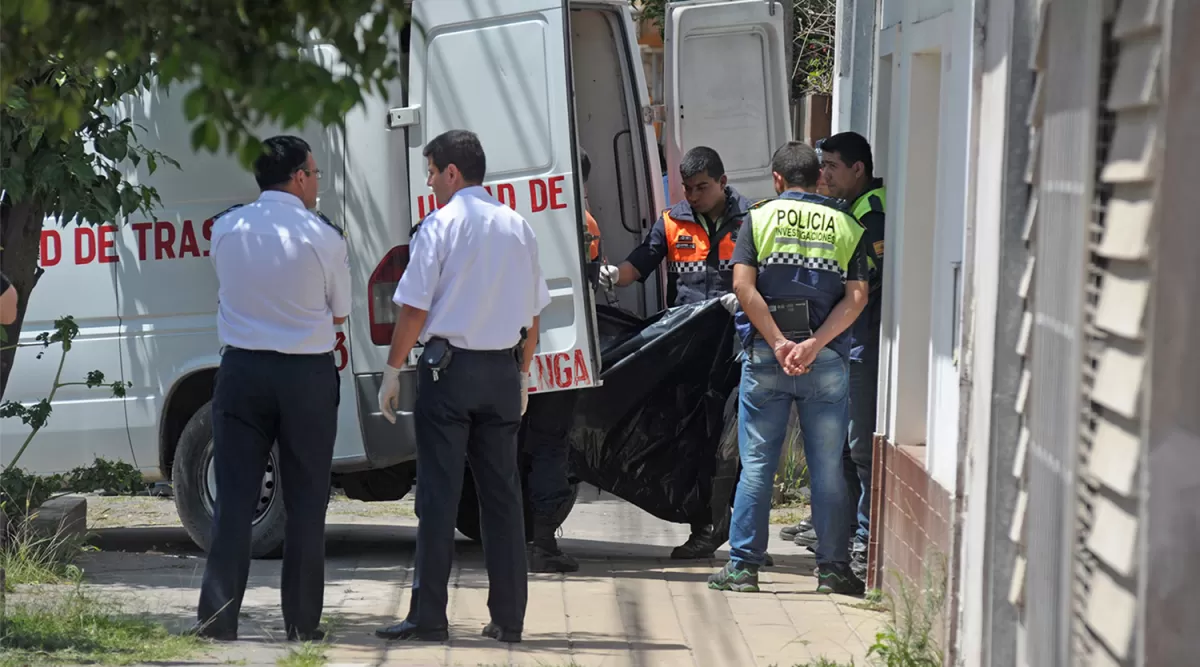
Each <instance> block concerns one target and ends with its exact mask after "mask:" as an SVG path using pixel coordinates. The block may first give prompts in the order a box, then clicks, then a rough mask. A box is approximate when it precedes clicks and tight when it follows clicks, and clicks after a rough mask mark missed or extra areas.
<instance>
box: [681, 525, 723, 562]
mask: <svg viewBox="0 0 1200 667" xmlns="http://www.w3.org/2000/svg"><path fill="white" fill-rule="evenodd" d="M715 541H716V538H714V537H713V534H712V530H711V529H709V530H705V531H703V532H696V533H692V534H691V535H690V536H689V537H688V539H687V542H684V543H683V544H681V545H679V546H677V547H675V548H674V549H673V550H671V559H672V560H705V559H708V558H712V557H713V554H715V553H716V552H717V547H719V546H721V545H719V544H713V542H715Z"/></svg>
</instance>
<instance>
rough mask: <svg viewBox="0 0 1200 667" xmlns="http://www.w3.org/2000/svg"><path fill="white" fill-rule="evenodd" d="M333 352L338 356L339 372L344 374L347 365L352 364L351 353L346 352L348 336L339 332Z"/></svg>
mask: <svg viewBox="0 0 1200 667" xmlns="http://www.w3.org/2000/svg"><path fill="white" fill-rule="evenodd" d="M333 352H334V354H335V355H336V357H335V358H336V360H337V370H338V372H339V373H340V372H342V371H343V370H345V368H346V364H348V363H349V362H350V352H349V351H347V350H346V334H345V333H343V332H341V331H339V332H337V336H336V337H335V338H334V343H333Z"/></svg>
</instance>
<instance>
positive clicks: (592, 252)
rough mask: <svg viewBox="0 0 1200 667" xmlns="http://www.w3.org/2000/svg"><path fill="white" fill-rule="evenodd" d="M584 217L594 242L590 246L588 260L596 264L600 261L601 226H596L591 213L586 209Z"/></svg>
mask: <svg viewBox="0 0 1200 667" xmlns="http://www.w3.org/2000/svg"><path fill="white" fill-rule="evenodd" d="M583 216H584V220H585V221H586V222H587V231H588V234H591V235H592V242H591V243H589V244H588V259H590V260H591V261H593V262H594V261H596V260H598V259H600V225H597V224H596V219H595V218H593V217H592V212H591V211H589V210H587V209H584V211H583Z"/></svg>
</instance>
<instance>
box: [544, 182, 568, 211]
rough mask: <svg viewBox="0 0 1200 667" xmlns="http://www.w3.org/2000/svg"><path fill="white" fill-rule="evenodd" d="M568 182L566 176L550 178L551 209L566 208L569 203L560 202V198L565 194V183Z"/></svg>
mask: <svg viewBox="0 0 1200 667" xmlns="http://www.w3.org/2000/svg"><path fill="white" fill-rule="evenodd" d="M565 180H567V177H566V176H553V177H551V178H550V184H549V186H548V187H549V190H550V208H551V209H560V208H566V207H567V202H564V201H559V200H558V196H559V195H561V194H562V193H563V187H562V186H563V181H565Z"/></svg>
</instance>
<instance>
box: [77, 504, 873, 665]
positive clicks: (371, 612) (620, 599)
mask: <svg viewBox="0 0 1200 667" xmlns="http://www.w3.org/2000/svg"><path fill="white" fill-rule="evenodd" d="M776 528H777V527H774V528H773V530H775V529H776ZM564 531H565V538H564V539H563V541H562V546H563V547H564V548H565V549H567V550H569V551H570V552H571V553H572V554H574V555H576V557H578V558H579V559H580V561H581V565H582V568H581V570H580V572H578V573H576V574H572V575H566V576H561V575H533V576H531V578H530V583H529V607H528V613H527V616H526V624H525V634H524V642H523V643H521V644H518V645H513V646H506V645H502V644H499V643H497V642H494V641H492V640H489V639H484V638H482V637H480V636H479V631H480V629H481V628H482V627H483V625H484V624H485V623H486V622H487V620H488V614H487V604H486V602H487V575H486V573H485V571H484V568H483V553H482V549H481V548H480V547H479V546H478V545H476V544H472V543H470V542H468V541H465V540H463V541H460V542H459V546H458V552H457V558H456V563H455V567H454V571H453V574H452V583H453V588H452V589H451V591H450V609H449V613H450V622H451V639H450V641H449V642H448V643H446V644H436V645H411V644H395V643H393V644H388V643H387V642H384V641H381V640H378V639H376V638H375V637H374V636H373V635H372V632H373V630H374V629H375V628H376V627H379V626H382V625H387V624H390V623H392V622H394V620H395V619H397V618H399V617H401V616H402V615H403V614H404V612H405V610H407V606H408V594H409V585H410V581H409V577H410V576H411V571H412V570H411V568H412V557H413V544H414V541H415V534H416V530H415V519H413V518H411V517H389V516H380V515H378V514H376V513H372V514H371V515H369V516H364V517H362V518H361V521H357V520H356V522H355V523H333V522H331V525H330V528H329V537H330V542H329V546H328V549H327V556H328V559H327V561H328V565H327V568H328V569H327V582H328V586H327V588H326V605H325V609H326V617H327V619H328V620H329V622H330V623H331V625H332V627H333V630H334V632H333V633H332V639H331V641H330V644H329V645H328V646H327V647H326V649H325V656H326V660H327V662H328V664H330V665H345V666H349V665H392V664H394V665H429V666H434V665H436V666H443V665H539V666H545V667H560V666H561V667H565V666H567V665H578V666H579V667H584V666H592V665H597V666H599V665H603V666H605V667H609V666H613V667H616V666H625V665H636V666H648V667H649V666H658V665H662V666H665V667H673V666H675V665H680V666H682V665H695V666H700V667H707V666H709V665H712V666H720V667H742V666H746V667H750V666H759V665H762V666H767V665H778V666H779V667H791V666H792V665H804V664H805V663H807V662H808V661H809V660H812V659H814V658H816V657H819V656H824V657H827V658H830V659H833V660H838V661H846V662H848V661H850V660H851V659H853V660H854V661H855V663H856V664H858V665H863V664H864V662H865V661H864V656H865V654H866V647H867V646H868V645H869V644H870V643H871V641H872V640H873V638H874V635H875V632H876V630H877V629H878V627H879V624H880V622H881V620H882V617H881V615H880V614H879V613H876V612H871V611H866V610H863V609H860V608H857V607H855V606H852V605H854V604H857V603H859V602H860V601H859V600H856V599H854V598H846V597H839V596H827V595H819V594H817V593H815V591H814V589H815V581H814V579H813V577H812V568H813V560H812V557H811V555H810V554H808V553H807V552H805V551H804V550H803V549H800V548H798V547H795V546H794V545H791V544H783V543H781V541H780V540H778V539H776V538H775V536H774V535H773V536H772V545H771V550H772V554H773V555H774V556H775V560H776V567H774V568H771V569H768V570H765V571H764V574H763V577H762V579H763V583H764V589H765V592H763V593H760V594H757V595H756V594H733V593H720V592H716V591H710V590H708V588H707V587H706V585H705V578H706V577H707V576H708V574H709V573H710V572H712V570H713V569H714V568H715V567H717V566H719V565H720V562H718V561H713V562H711V563H695V562H691V563H679V562H673V561H671V560H670V559H669V558H667V556H668V554H669V552H670V546H671V545H674V544H678V543H680V542H682V541H683V539H685V538H686V535H687V528H686V527H685V526H681V525H676V524H670V523H665V522H662V521H659V520H657V519H655V518H653V517H651V516H649V515H647V514H645V513H644V512H641V511H640V510H638V509H636V508H634V507H632V506H631V505H628V504H626V503H624V502H621V501H618V500H615V499H611V498H600V499H599V500H597V501H595V502H585V503H583V504H581V505H579V506H577V508H576V510H575V512H574V513H573V514H572V515H571V518H570V519H569V521H568V522H567V525H566V526H565V527H564ZM99 532H100V544H101V546H102V548H103V549H104V551H102V552H100V553H96V554H92V555H91V556H89V558H88V561H87V562H86V563H85V564H84V565H85V570H86V572H87V578H88V580H89V581H90V582H93V583H94V584H96V585H100V586H103V587H104V589H105V592H106V593H112V594H122V595H124V596H125V597H127V598H129V599H130V603H131V604H133V603H136V604H137V605H138V606H139V607H140V608H142V609H145V610H147V611H149V612H151V613H153V614H155V615H156V616H157V617H159V618H163V619H166V620H167V621H168V622H169V623H170V624H171V625H173V626H174V627H177V628H183V627H187V625H189V624H190V622H191V619H192V617H193V616H192V615H193V613H194V611H193V610H194V608H195V607H194V605H195V603H196V599H197V595H198V588H199V582H200V577H201V574H202V572H203V563H204V561H203V558H202V554H199V553H197V552H196V550H195V548H194V547H192V546H190V543H189V542H187V539H186V536H185V535H184V534H183V533H182V531H181V529H179V528H175V527H152V528H122V529H106V530H102V531H99ZM121 549H124V550H125V551H126V552H125V553H122V552H120V551H119V550H121ZM724 554H725V552H720V553H719V554H718V557H721V556H723V555H724ZM279 566H280V564H279V562H278V561H256V562H255V563H254V566H253V567H252V569H251V580H250V586H249V590H248V591H247V594H246V602H245V606H244V608H243V622H242V627H241V636H242V641H239V642H237V643H236V644H230V645H214V647H213V649H212V651H211V652H210V654H209V655H207V656H203V657H201V658H200V659H199V660H198V661H197V662H196V663H195V664H231V663H232V664H247V665H273V664H275V662H276V660H277V659H278V658H279V657H281V656H283V655H285V654H286V652H287V651H288V650H289V646H288V645H287V644H286V643H283V642H281V637H280V635H281V634H282V620H281V618H280V615H279V608H278V606H279V593H278V581H279V579H278V577H279Z"/></svg>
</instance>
